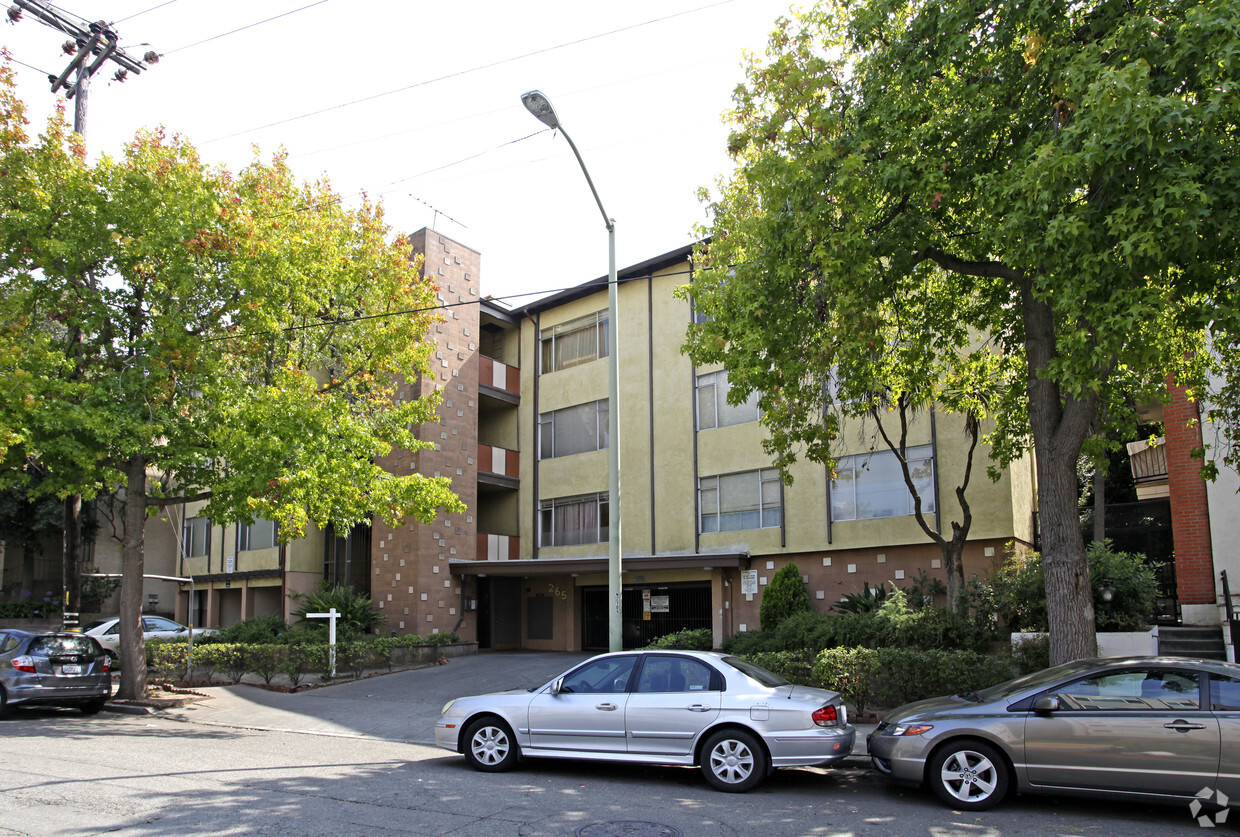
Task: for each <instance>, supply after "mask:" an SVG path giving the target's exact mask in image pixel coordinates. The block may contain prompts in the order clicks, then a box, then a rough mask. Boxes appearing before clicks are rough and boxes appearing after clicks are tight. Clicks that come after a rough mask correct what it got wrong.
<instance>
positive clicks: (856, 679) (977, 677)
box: [811, 647, 1014, 712]
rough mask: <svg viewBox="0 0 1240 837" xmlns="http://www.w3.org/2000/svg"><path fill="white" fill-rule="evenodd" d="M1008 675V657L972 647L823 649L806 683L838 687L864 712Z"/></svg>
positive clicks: (982, 684) (972, 687)
mask: <svg viewBox="0 0 1240 837" xmlns="http://www.w3.org/2000/svg"><path fill="white" fill-rule="evenodd" d="M1013 674H1014V672H1013V670H1012V661H1011V659H1010V658H1008V657H991V656H987V655H985V654H979V653H977V652H974V651H944V650H930V651H920V650H914V649H908V648H861V647H857V648H828V649H826V650H825V651H823V652H821V653H820V654H819V655H818V659H817V660H816V661H815V662H814V667H813V674H812V683H811V685H815V686H818V687H820V688H824V689H831V690H832V691H836V692H839V693H840V695H841V696H843V698H844V702H845V703H847V704H848V705H849V706H851V707H852V709H853V711H855V712H864V711H866V710H867V709H871V708H876V707H882V708H888V709H890V708H894V707H896V706H900V705H902V704H905V703H911V702H912V701H915V700H923V699H925V698H931V697H938V696H940V695H951V694H958V693H961V692H971V691H975V690H977V689H984V688H986V687H987V686H993V685H995V684H996V683H1002V682H1003V681H1004V680H1009V679H1011V678H1012V676H1013Z"/></svg>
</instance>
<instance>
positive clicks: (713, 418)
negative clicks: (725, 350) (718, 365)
mask: <svg viewBox="0 0 1240 837" xmlns="http://www.w3.org/2000/svg"><path fill="white" fill-rule="evenodd" d="M697 415H698V430H709V429H710V428H712V427H727V426H728V425H731V424H742V423H744V422H747V421H757V420H758V393H757V392H752V393H750V394H749V398H748V400H746V401H745V402H744V403H743V404H737V405H732V404H729V403H728V372H727V370H726V369H721V370H719V371H718V372H709V373H707V374H705V375H698V379H697Z"/></svg>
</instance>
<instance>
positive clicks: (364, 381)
mask: <svg viewBox="0 0 1240 837" xmlns="http://www.w3.org/2000/svg"><path fill="white" fill-rule="evenodd" d="M0 171H3V172H4V177H2V178H0V206H3V207H4V211H3V213H0V288H2V289H3V291H2V292H0V480H2V484H0V487H3V486H4V485H7V484H10V483H14V482H21V483H27V482H28V478H29V474H30V473H31V470H32V469H31V468H30V467H27V466H29V465H37V466H38V468H40V469H41V471H42V473H43V474H45V475H46V476H45V478H44V479H43V481H42V482H41V483H39V484H38V486H37V488H35V489H34V490H36V491H37V492H39V493H42V494H47V495H57V496H64V495H66V494H73V493H80V494H82V495H83V497H84V498H85V499H87V500H89V499H92V498H94V497H96V496H100V495H103V494H109V493H111V492H113V491H115V490H117V489H122V488H123V490H124V496H125V498H126V512H127V514H128V515H129V519H128V520H127V521H126V525H127V527H135V528H136V527H140V526H141V523H142V519H143V516H144V515H146V514H148V513H154V512H155V511H157V510H158V509H159V508H161V507H164V506H166V505H167V504H168V503H169V502H174V501H175V498H176V496H177V495H185V496H198V495H201V496H205V497H207V498H208V499H207V502H206V505H205V507H204V508H203V509H202V510H201V511H200V512H199V513H200V514H202V515H203V516H205V517H209V518H211V520H212V521H214V522H215V523H216V524H217V525H218V524H225V523H234V522H238V521H244V522H251V521H253V520H254V519H255V518H258V517H261V518H265V519H267V520H272V521H275V522H276V523H277V524H278V526H279V533H280V537H281V538H282V539H284V540H288V539H290V538H294V537H298V536H300V535H301V534H302V533H304V532H305V530H306V528H307V527H308V526H309V524H311V523H314V524H316V525H317V526H319V527H320V528H323V527H326V526H327V525H328V524H331V525H333V526H334V527H335V529H336V530H337V531H348V530H349V529H350V528H352V527H353V526H354V525H356V524H358V523H361V522H362V521H364V520H366V519H368V518H369V517H371V516H382V517H383V518H384V519H387V520H400V519H402V518H408V517H413V518H416V519H418V520H421V521H424V522H430V521H431V520H432V519H434V517H435V516H436V514H437V513H438V511H439V510H440V509H446V510H448V511H451V512H462V511H464V505H463V504H462V503H461V502H460V500H459V499H458V498H457V497H456V496H455V495H454V494H453V493H452V491H451V486H450V481H449V479H448V478H447V477H442V478H432V477H429V476H424V475H422V474H419V473H415V472H407V473H402V474H392V473H389V472H388V471H386V470H384V469H383V468H382V467H381V465H380V464H379V460H380V458H381V457H383V456H385V455H386V454H387V453H388V452H389V451H390V450H391V449H392V448H393V447H394V446H395V447H400V448H403V449H407V450H413V451H416V450H420V449H422V448H424V447H427V446H428V445H429V443H426V442H423V441H421V440H420V439H419V438H418V436H417V428H418V427H419V426H421V425H422V424H424V423H426V422H428V421H431V420H433V419H434V416H435V407H436V403H437V396H432V397H427V398H418V399H409V398H403V397H398V395H397V393H396V387H397V386H398V384H399V382H400V381H402V380H408V379H410V378H412V377H416V376H417V375H418V374H421V373H423V372H429V365H428V360H429V358H430V355H431V353H432V352H433V345H432V343H431V342H429V341H427V340H426V339H425V336H426V333H427V331H428V329H429V327H430V326H431V324H432V323H433V322H434V320H435V318H436V316H437V315H436V314H434V313H433V312H434V311H435V309H436V301H435V288H434V284H433V283H432V282H431V281H429V280H428V279H425V278H424V277H423V276H422V271H421V265H420V263H419V262H418V261H417V260H411V259H410V258H409V254H408V246H407V244H406V243H405V241H404V240H403V239H401V238H399V237H395V236H392V235H391V230H390V229H389V227H388V226H387V224H386V222H385V220H384V217H383V212H382V209H381V208H379V207H376V206H374V205H372V204H371V203H370V202H368V201H367V200H365V199H364V198H363V200H361V201H360V202H357V201H348V202H346V201H342V200H341V199H340V198H339V196H338V195H336V194H335V193H334V192H333V191H332V190H331V188H330V186H329V184H328V183H327V182H326V181H325V180H324V181H320V182H317V183H301V182H299V181H298V180H297V179H296V177H295V176H294V174H293V172H292V170H291V169H290V168H289V166H288V164H287V161H286V159H285V158H284V156H282V155H277V156H276V157H274V158H273V159H272V160H271V161H270V162H263V161H262V160H257V159H256V160H255V161H254V162H253V163H251V164H250V165H249V166H247V167H246V168H245V169H243V170H242V171H241V172H239V173H237V174H235V175H234V174H232V173H230V172H228V171H225V170H223V169H220V168H214V167H211V166H208V165H206V164H204V163H203V161H202V160H201V159H200V158H199V156H198V154H197V152H196V150H195V149H194V148H193V147H192V146H191V145H190V144H189V143H188V142H187V141H186V140H184V139H183V138H181V137H169V136H168V135H166V134H165V133H164V132H163V131H162V130H160V131H154V132H143V133H140V134H138V136H136V137H135V138H134V140H133V141H132V142H130V143H129V144H127V145H126V146H125V147H124V148H123V149H122V151H121V153H120V154H119V155H117V156H115V157H113V156H107V155H103V156H99V157H98V158H88V157H87V155H86V153H85V149H84V147H83V145H82V139H81V137H80V136H78V135H76V134H74V133H73V132H72V131H70V130H69V128H68V126H67V124H66V123H65V121H64V116H63V113H59V114H58V115H56V116H53V117H52V118H51V119H50V120H49V122H48V124H47V126H46V128H45V129H44V130H43V131H41V132H40V133H39V134H38V135H37V136H34V137H32V136H31V135H30V134H29V133H28V132H27V130H26V124H25V116H24V108H23V106H22V103H21V102H20V101H19V100H18V99H17V98H16V96H15V94H14V92H13V80H12V71H11V69H10V68H9V66H8V65H7V63H5V64H4V65H2V66H0ZM398 312H399V315H396V314H397V313H398ZM152 474H159V475H160V476H159V477H158V479H155V478H151V477H150V476H149V475H152ZM130 531H132V530H130ZM139 543H140V542H139ZM140 560H141V546H140V545H139V546H130V547H129V548H128V549H127V550H126V553H125V555H124V561H125V563H126V566H127V567H133V566H134V565H136V564H137V563H138V562H139V561H140ZM129 577H130V579H131V583H134V580H136V579H137V578H138V576H137V575H136V574H132V573H131V574H130V576H129ZM126 593H127V594H126V595H125V596H123V598H124V600H125V601H127V602H129V603H130V604H129V607H131V608H133V609H134V610H133V612H131V613H128V614H124V613H123V614H121V615H122V617H125V618H126V619H132V621H134V622H136V620H137V617H138V613H137V612H136V608H137V607H138V606H139V604H140V602H141V599H142V597H141V595H140V591H139V590H136V589H135V590H129V591H126ZM123 653H126V654H128V653H135V654H136V653H137V649H136V647H135V648H134V649H133V651H132V652H131V651H129V650H124V651H123ZM144 677H145V668H144V667H143V666H140V665H138V666H132V667H131V666H127V667H126V669H125V676H124V677H123V678H122V681H121V689H120V691H119V694H121V695H124V696H130V697H136V696H139V695H141V694H142V693H143V688H142V686H143V683H142V680H143V678H144Z"/></svg>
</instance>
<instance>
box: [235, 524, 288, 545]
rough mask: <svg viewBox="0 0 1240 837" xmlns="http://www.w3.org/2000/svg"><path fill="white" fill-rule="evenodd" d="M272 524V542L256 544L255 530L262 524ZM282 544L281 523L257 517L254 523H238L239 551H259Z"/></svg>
mask: <svg viewBox="0 0 1240 837" xmlns="http://www.w3.org/2000/svg"><path fill="white" fill-rule="evenodd" d="M260 523H263V524H270V525H271V543H270V544H267V545H265V546H254V530H255V528H256V527H257V526H258V525H259V524H260ZM279 545H280V524H278V523H277V522H276V521H274V520H267V519H266V518H262V517H256V518H254V522H253V523H238V524H237V552H238V553H241V552H258V551H260V550H264V549H274V548H275V547H277V546H279Z"/></svg>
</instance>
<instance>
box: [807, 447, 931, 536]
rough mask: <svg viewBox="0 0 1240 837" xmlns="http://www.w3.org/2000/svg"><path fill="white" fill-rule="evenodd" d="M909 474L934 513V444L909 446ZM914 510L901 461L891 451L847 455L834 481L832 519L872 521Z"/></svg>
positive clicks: (923, 504) (927, 508) (925, 506)
mask: <svg viewBox="0 0 1240 837" xmlns="http://www.w3.org/2000/svg"><path fill="white" fill-rule="evenodd" d="M906 455H907V456H908V467H909V473H910V474H911V475H912V477H913V484H914V485H916V486H917V493H918V495H920V496H921V508H922V510H923V511H926V512H934V510H935V508H934V451H933V450H932V448H931V446H930V445H920V446H918V447H912V448H908V449H907V451H906ZM912 513H913V495H912V493H911V492H909V490H908V486H906V485H905V484H904V475H903V474H901V473H900V462H899V460H897V459H896V455H895V454H894V453H892V452H891V451H889V450H884V451H874V452H872V453H865V454H859V455H857V456H846V457H844V458H842V459H841V460H840V461H839V462H838V463H837V464H836V466H835V478H834V479H832V480H831V519H832V520H869V519H872V518H876V517H900V516H902V515H908V514H912Z"/></svg>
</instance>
